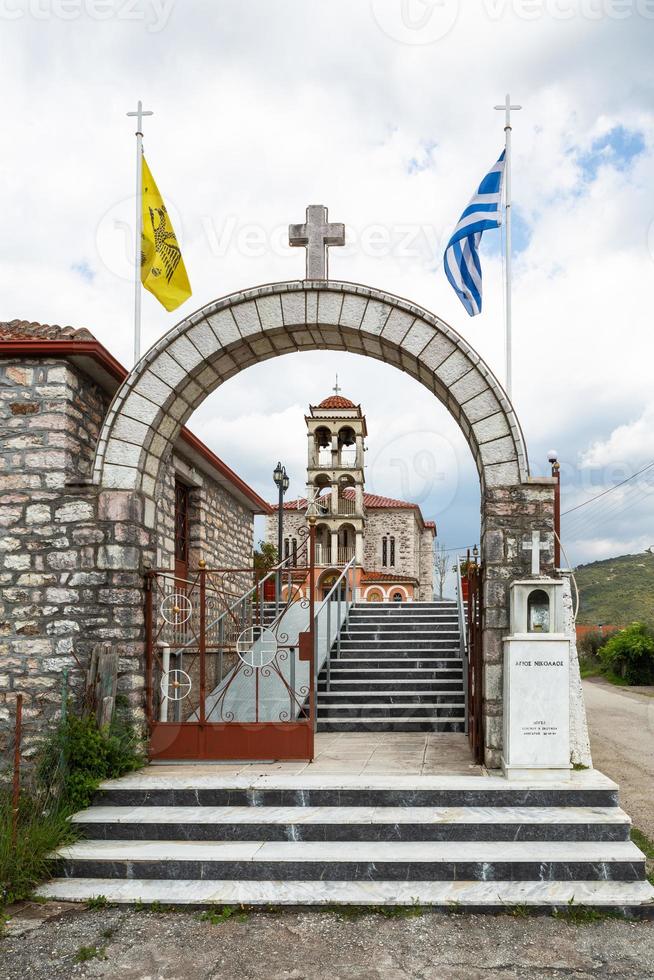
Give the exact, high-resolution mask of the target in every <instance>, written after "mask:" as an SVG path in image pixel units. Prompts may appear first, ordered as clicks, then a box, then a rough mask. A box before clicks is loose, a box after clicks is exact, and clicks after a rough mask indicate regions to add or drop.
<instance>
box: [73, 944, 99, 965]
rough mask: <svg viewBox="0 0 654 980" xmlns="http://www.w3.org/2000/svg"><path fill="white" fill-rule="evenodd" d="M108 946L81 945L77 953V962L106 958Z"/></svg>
mask: <svg viewBox="0 0 654 980" xmlns="http://www.w3.org/2000/svg"><path fill="white" fill-rule="evenodd" d="M106 958H107V948H106V946H80V948H79V949H78V950H77V953H76V954H75V962H76V963H88V961H89V960H106Z"/></svg>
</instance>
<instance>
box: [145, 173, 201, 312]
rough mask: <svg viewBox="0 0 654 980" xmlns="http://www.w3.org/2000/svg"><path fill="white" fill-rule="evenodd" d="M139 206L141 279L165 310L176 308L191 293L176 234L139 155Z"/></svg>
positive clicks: (155, 186)
mask: <svg viewBox="0 0 654 980" xmlns="http://www.w3.org/2000/svg"><path fill="white" fill-rule="evenodd" d="M141 207H142V210H143V229H142V232H141V282H142V283H143V285H144V286H145V288H146V289H149V290H150V292H151V293H152V295H153V296H156V297H157V299H158V300H159V302H160V303H161V305H162V306H165V307H166V309H167V310H176V309H177V307H178V306H181V304H182V303H183V302H184V301H185V300H187V299H188V298H189V296H190V295H191V286H190V284H189V281H188V276H187V275H186V269H185V267H184V260H183V259H182V253H181V250H180V247H179V245H178V243H177V236H176V234H175V230H174V228H173V226H172V223H171V220H170V217H169V215H168V212H167V210H166V205H165V204H164V202H163V198H162V196H161V194H160V193H159V191H158V189H157V185H156V184H155V182H154V179H153V177H152V174H151V173H150V168H149V167H148V165H147V163H146V162H145V157H143V178H142V195H141Z"/></svg>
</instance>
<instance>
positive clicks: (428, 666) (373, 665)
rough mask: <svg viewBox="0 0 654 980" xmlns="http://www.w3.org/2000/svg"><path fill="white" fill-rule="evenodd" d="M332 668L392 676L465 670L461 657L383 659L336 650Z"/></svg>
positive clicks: (342, 671)
mask: <svg viewBox="0 0 654 980" xmlns="http://www.w3.org/2000/svg"><path fill="white" fill-rule="evenodd" d="M330 668H331V671H332V673H335V672H337V673H340V674H343V675H348V676H349V675H354V674H357V673H360V672H367V671H375V672H376V673H382V672H384V673H385V674H386V675H387V676H390V674H391V672H394V673H400V674H402V675H406V676H411V675H412V673H413V672H414V671H422V672H429V673H435V672H436V671H444V670H458V671H461V670H463V661H462V660H461V658H460V657H443V658H438V659H434V660H420V659H416V660H415V661H414V660H413V659H412V658H409V657H405V658H400V659H395V658H393V657H384V659H383V660H380V659H379V658H378V657H343V656H340V657H337V656H336V651H333V652H332V656H331V658H330Z"/></svg>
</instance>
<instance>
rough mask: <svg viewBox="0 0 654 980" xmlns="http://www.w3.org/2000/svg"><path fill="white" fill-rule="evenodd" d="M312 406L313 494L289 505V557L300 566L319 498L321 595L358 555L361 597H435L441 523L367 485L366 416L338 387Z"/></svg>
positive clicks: (274, 513) (273, 519)
mask: <svg viewBox="0 0 654 980" xmlns="http://www.w3.org/2000/svg"><path fill="white" fill-rule="evenodd" d="M339 391H340V389H338V384H337V385H336V389H335V394H333V395H330V396H329V397H327V398H325V399H324V400H323V401H321V402H320V404H319V405H311V406H310V408H309V414H308V415H307V416H306V426H307V440H308V449H307V493H306V497H305V498H301V499H299V500H292V501H287V502H286V503H284V516H283V537H282V540H283V552H282V556H281V557H282V558H283V559H288V560H289V564H291V565H293V564H296V559H295V558H294V556H296V555H297V553H298V549H299V545H300V542H301V540H302V539H303V537H304V533H305V532H306V520H307V518H306V512H307V505H308V502H310V501H314V503H315V509H316V511H317V524H316V566H317V569H316V574H317V576H318V582H317V584H318V595H319V596H320V597H322V596H324V595H326V594H327V592H328V591H329V589H330V588H331V586H332V585H333V583H334V582H335V580H336V578H337V577H338V575H339V574H340V569H341V568H342V567H343V566H344V565H347V563H348V562H350V561H351V560H352V559H353V558H354V559H356V578H355V581H356V590H357V600H358V601H360V602H366V601H367V602H411V601H416V602H430V601H431V600H432V598H433V575H434V561H433V547H434V538H435V536H436V525H435V523H434V522H433V521H426V520H425V519H424V517H423V515H422V512H421V510H420V507H419V506H418V505H417V504H415V503H411V502H410V501H405V500H393V499H391V498H390V497H382V496H379V495H377V494H372V493H366V491H365V452H366V445H365V440H366V436H367V428H366V417H365V415H364V414H363V412H362V410H361V406H360V405H355V404H354V402H352V401H350V399H349V398H345V397H344V396H343V395H341V394H340V393H339ZM278 513H279V508H278V507H277V506H273V508H272V510H271V513H270V514H269V515H268V517H267V519H266V540H267V541H268V542H270V543H273V544H275V545H276V544H277V534H278Z"/></svg>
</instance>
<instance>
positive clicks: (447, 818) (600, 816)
mask: <svg viewBox="0 0 654 980" xmlns="http://www.w3.org/2000/svg"><path fill="white" fill-rule="evenodd" d="M74 822H75V825H76V828H77V830H78V831H80V833H81V839H80V840H79V841H78V842H76V843H74V844H71V845H69V846H67V847H63V848H61V850H60V851H59V852H58V856H57V870H56V874H57V877H56V878H55V879H54V880H53V881H51V882H49V883H47V884H45V885H43V886H42V887H41V888H40V889H39V894H40V895H42V896H43V897H45V898H51V899H59V900H62V901H68V900H71V901H75V900H79V901H83V900H88V899H90V898H93V897H96V896H100V895H102V896H104V897H105V898H106V899H107V900H108V901H110V902H124V903H130V902H136V901H142V902H163V903H168V904H180V905H181V904H188V905H193V904H195V905H207V904H241V903H242V904H245V905H258V904H266V905H267V904H273V905H322V904H327V905H333V904H354V905H362V904H369V905H410V904H418V905H426V906H440V907H450V908H457V909H489V908H501V907H502V906H511V905H521V906H535V907H538V908H552V907H563V906H566V905H568V903H575V904H584V905H599V906H606V907H611V908H619V909H626V910H628V911H629V912H631V913H633V914H639V915H645V914H650V913H652V912H654V904H653V899H654V889H652V887H651V886H650V885H649V883H648V882H647V880H646V877H645V860H644V856H643V854H642V853H641V852H640V851H639V850H638V848H637V847H636V846H635V845H634V844H633V843H632V842H631V841H630V840H629V831H630V820H629V817H628V816H627V815H626V814H625V813H624V812H623V810H621V809H620V807H619V806H618V797H617V786H616V785H615V784H614V783H612V782H611V781H610V780H608V779H607V778H606V777H604V776H602V774H601V773H598V772H593V771H589V772H583V773H581V772H580V773H572V774H571V777H570V779H565V780H564V779H561V780H557V781H555V782H554V781H548V780H545V779H543V780H540V781H537V782H530V783H524V782H523V783H520V782H515V781H514V782H511V781H509V780H507V779H505V778H503V777H501V776H463V775H462V776H455V775H452V776H445V775H444V776H422V777H412V776H402V775H389V774H386V775H379V776H375V775H368V776H365V777H363V776H362V775H329V774H324V773H323V774H320V775H318V774H310V773H309V774H305V773H304V772H302V773H296V774H288V775H287V774H277V775H276V774H275V773H274V772H272V773H271V772H270V771H269V772H267V773H264V774H261V772H259V773H257V772H253V774H252V775H247V774H239V775H229V776H228V775H223V776H221V775H220V771H219V768H217V769H216V772H215V773H207V772H206V769H205V771H204V772H203V773H198V774H197V775H196V774H194V773H193V767H183V768H182V769H180V771H179V772H178V773H172V774H170V773H166V774H162V775H158V774H157V771H156V767H150V769H149V770H145V771H144V772H143V773H134V774H130V775H129V776H126V777H124V778H123V779H120V780H115V781H110V782H107V783H104V784H103V785H102V787H101V788H100V790H99V792H98V794H97V797H96V799H95V801H94V805H93V806H92V807H91V808H90V809H88V810H86V811H84V812H82V813H79V814H77V815H76V816H75V817H74Z"/></svg>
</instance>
